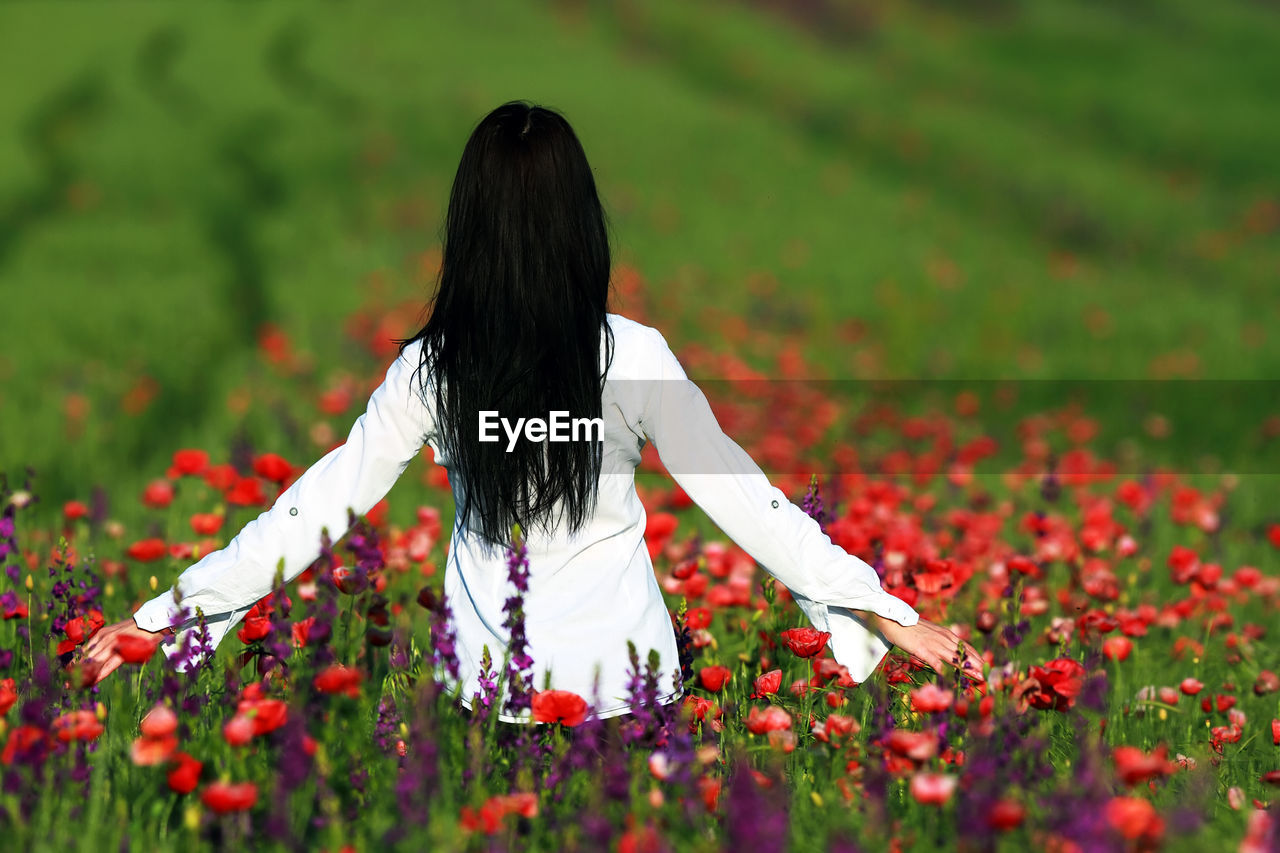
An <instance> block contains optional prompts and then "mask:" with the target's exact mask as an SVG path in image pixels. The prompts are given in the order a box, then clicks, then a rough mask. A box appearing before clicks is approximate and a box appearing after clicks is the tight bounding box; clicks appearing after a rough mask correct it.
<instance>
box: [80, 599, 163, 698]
mask: <svg viewBox="0 0 1280 853" xmlns="http://www.w3.org/2000/svg"><path fill="white" fill-rule="evenodd" d="M162 633H163V632H160V631H148V630H146V629H144V628H139V627H138V624H137V623H136V622H134V621H133V617H132V616H131V617H129V618H128V619H125V620H123V621H120V622H113V623H112V624H110V625H107V626H105V627H103V628H100V629H98V631H97V633H95V634H94V635H93V636H92V637H90V638H89V642H88V643H86V644H85V647H84V653H83V656H82V657H81V659H80V663H81V666H82V667H83V670H82V671H83V672H84V673H85V677H86V680H87V682H88V683H87V684H85V685H84V686H85V687H90V686H92V685H94V684H97V683H98V682H99V681H102V679H104V678H106V677H107V676H108V675H110V674H111V673H113V672H115V671H116V670H117V669H118V668H119V667H120V664H122V663H124V659H123V658H121V657H120V655H118V654H117V653H116V643H117V642H118V641H119V640H120V638H121V637H125V636H134V637H139V638H145V639H147V640H150V641H152V642H158V641H159V639H160V637H161V634H162Z"/></svg>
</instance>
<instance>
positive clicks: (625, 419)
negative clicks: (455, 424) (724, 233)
mask: <svg viewBox="0 0 1280 853" xmlns="http://www.w3.org/2000/svg"><path fill="white" fill-rule="evenodd" d="M608 322H609V325H610V328H611V329H612V331H613V336H614V354H613V360H612V363H611V364H610V365H609V369H608V373H607V375H606V382H605V386H604V392H603V397H602V407H601V420H602V422H603V423H602V427H603V429H602V430H600V431H596V430H593V429H587V428H585V427H584V425H582V424H578V429H577V433H578V434H577V438H576V440H595V439H597V438H601V437H602V440H603V458H602V463H601V475H600V488H599V492H598V497H597V500H596V505H595V510H594V512H593V514H592V515H591V517H590V519H589V521H588V522H587V524H586V525H585V527H584V528H583V529H582V530H580V531H579V532H578V533H576V534H574V535H572V536H571V535H569V534H568V532H567V531H566V530H565V527H566V526H565V525H564V524H560V525H559V526H558V527H557V528H555V529H554V530H553V531H551V532H550V533H539V532H538V531H528V532H526V534H525V536H524V543H525V546H526V549H527V554H528V563H529V590H528V592H527V593H525V597H524V612H525V631H526V635H527V637H528V642H529V654H530V656H531V657H532V658H533V661H534V685H535V686H536V687H538V688H539V689H541V688H542V687H543V684H544V673H548V672H549V673H550V675H551V680H550V683H551V686H552V688H554V689H558V690H571V691H573V692H575V693H577V694H579V695H580V696H583V697H584V698H586V699H587V700H588V701H593V700H594V698H595V697H594V680H595V673H596V670H597V668H598V669H599V672H600V684H599V697H598V704H599V713H600V714H601V715H602V716H608V715H610V714H617V713H623V712H625V711H626V710H628V708H627V704H626V701H625V700H626V672H627V666H628V650H627V642H628V640H630V641H631V642H633V643H635V645H636V648H637V650H638V651H639V652H640V656H641V659H644V658H645V657H646V655H647V652H648V651H649V650H650V649H653V650H656V651H657V652H658V654H659V656H660V661H661V668H662V677H661V680H660V682H659V696H660V698H668V697H670V696H674V695H675V694H676V693H677V692H678V684H677V683H675V681H674V678H675V677H676V671H677V670H678V669H679V662H678V657H677V650H676V640H675V633H674V631H673V629H672V625H671V620H670V618H669V616H668V614H667V608H666V604H665V602H664V600H663V598H662V592H661V590H660V589H659V588H658V584H657V580H656V578H655V576H654V572H653V565H652V563H651V561H650V559H649V552H648V549H647V548H646V547H645V540H644V531H645V524H646V518H645V509H644V506H643V504H642V503H641V502H640V499H639V497H638V496H637V494H636V489H635V470H636V466H637V465H638V464H639V463H640V452H641V449H642V448H643V446H644V443H645V441H646V440H647V438H648V437H647V436H646V435H645V433H644V426H643V424H644V419H645V408H644V406H645V402H646V400H647V399H648V398H649V396H650V393H651V392H652V391H654V390H656V386H655V384H654V383H656V382H660V381H661V375H660V372H659V367H660V365H661V361H660V354H661V352H660V349H659V348H658V347H656V346H655V343H656V341H660V340H661V338H660V336H658V335H657V332H656V330H654V329H651V328H649V327H647V326H642V325H640V324H639V323H636V322H634V321H632V320H629V319H627V318H625V317H622V316H620V315H617V314H610V315H608ZM602 338H603V336H602ZM662 348H664V349H665V344H663V347H662ZM406 352H407V351H406ZM601 367H602V369H603V367H604V348H603V343H602V346H601ZM550 415H551V413H548V418H547V419H548V420H550ZM501 417H502V415H501V412H498V413H496V414H495V415H493V416H491V417H489V418H487V419H486V421H487V422H488V423H490V424H494V423H496V424H499V425H497V426H495V427H494V428H493V429H492V430H491V433H490V434H491V435H496V436H498V438H499V440H500V441H502V442H504V443H506V442H509V441H512V440H518V441H524V440H526V438H524V436H523V433H522V432H521V434H520V435H519V437H517V438H515V439H512V438H511V433H514V432H517V430H516V425H515V423H513V422H509V423H507V425H506V426H501V425H500V424H501ZM558 420H559V422H560V423H562V424H563V425H564V426H563V429H562V430H561V432H562V433H563V434H564V435H565V436H567V437H568V440H575V438H574V436H573V432H574V430H573V426H572V421H573V420H574V414H573V413H572V412H570V413H567V416H566V417H564V418H562V419H558ZM477 421H478V422H479V416H478V417H477ZM478 431H479V426H477V432H478ZM600 432H602V433H603V435H602V436H601V435H600ZM428 444H430V445H431V446H432V448H433V450H435V451H436V453H437V456H436V461H437V462H438V463H439V464H441V465H443V466H444V467H445V468H446V469H447V470H449V474H450V477H449V482H450V483H451V484H454V490H455V503H459V502H460V500H461V495H460V494H459V493H458V490H459V488H460V486H459V485H458V484H461V483H462V482H463V481H464V480H465V477H464V476H458V474H459V473H461V472H457V471H455V470H453V468H452V463H451V460H449V459H448V457H447V456H444V455H443V454H442V453H441V450H440V448H439V447H438V446H436V445H435V444H434V442H433V441H431V440H429V441H428ZM444 591H445V596H446V598H447V600H448V601H449V604H450V607H451V609H452V611H453V616H454V620H455V627H456V631H457V648H458V659H459V666H460V672H461V677H462V687H463V689H462V696H463V697H465V698H466V699H469V698H470V697H471V696H473V695H474V694H475V693H476V692H477V691H478V690H479V683H478V673H479V669H478V667H479V661H480V659H481V655H482V653H483V648H484V646H485V645H488V647H489V649H490V651H491V652H492V653H493V655H494V657H495V658H498V659H500V657H501V654H502V650H503V649H504V648H505V647H506V643H507V632H506V631H505V630H504V629H503V628H502V624H503V621H504V620H505V618H506V614H505V612H504V610H503V607H504V605H505V604H506V601H507V599H508V598H510V596H511V594H512V592H513V590H512V587H511V584H510V582H509V580H508V569H507V560H506V555H505V554H504V553H503V552H502V551H496V550H494V549H492V548H486V547H485V546H484V545H483V544H482V543H481V542H480V541H478V537H474V536H471V535H469V534H468V532H467V530H466V528H465V527H461V528H459V527H455V529H454V532H453V536H452V537H451V539H450V543H449V557H448V561H447V564H446V569H445V579H444Z"/></svg>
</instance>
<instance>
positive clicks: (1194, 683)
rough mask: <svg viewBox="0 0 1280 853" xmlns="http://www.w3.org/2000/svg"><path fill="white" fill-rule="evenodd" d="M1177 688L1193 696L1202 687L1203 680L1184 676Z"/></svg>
mask: <svg viewBox="0 0 1280 853" xmlns="http://www.w3.org/2000/svg"><path fill="white" fill-rule="evenodd" d="M1179 689H1180V690H1181V691H1182V692H1183V693H1185V694H1187V695H1188V696H1194V695H1196V694H1197V693H1199V692H1200V691H1201V690H1203V689H1204V682H1202V681H1200V679H1198V678H1184V679H1182V684H1180V685H1179Z"/></svg>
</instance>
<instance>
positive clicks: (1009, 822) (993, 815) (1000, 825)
mask: <svg viewBox="0 0 1280 853" xmlns="http://www.w3.org/2000/svg"><path fill="white" fill-rule="evenodd" d="M1026 816H1027V809H1026V807H1025V806H1023V805H1022V803H1019V802H1018V801H1017V800H1009V799H999V800H996V801H995V802H994V803H992V804H991V809H990V810H989V811H988V812H987V826H989V827H991V828H992V829H996V830H999V831H1001V832H1007V831H1008V830H1010V829H1017V828H1018V827H1019V826H1021V825H1022V821H1023V820H1024V819H1025V818H1026Z"/></svg>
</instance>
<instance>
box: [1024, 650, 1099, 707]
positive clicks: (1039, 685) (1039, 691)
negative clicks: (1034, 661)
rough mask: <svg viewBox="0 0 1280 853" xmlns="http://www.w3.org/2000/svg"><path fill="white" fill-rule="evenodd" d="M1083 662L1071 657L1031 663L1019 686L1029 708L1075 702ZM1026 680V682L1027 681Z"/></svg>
mask: <svg viewBox="0 0 1280 853" xmlns="http://www.w3.org/2000/svg"><path fill="white" fill-rule="evenodd" d="M1084 672H1085V669H1084V666H1083V665H1081V663H1080V662H1079V661H1076V660H1073V659H1071V658H1055V659H1054V660H1051V661H1049V662H1048V663H1046V664H1045V665H1044V666H1033V667H1031V672H1030V675H1029V677H1028V678H1027V680H1026V681H1024V682H1023V684H1022V685H1019V687H1020V688H1022V689H1024V691H1025V692H1024V693H1023V696H1024V698H1025V699H1026V701H1027V703H1028V704H1029V705H1031V707H1033V708H1038V709H1040V710H1042V711H1043V710H1048V709H1052V710H1054V711H1065V710H1066V709H1068V708H1070V707H1072V706H1073V705H1075V703H1076V696H1077V695H1078V694H1079V693H1080V688H1081V687H1082V686H1084ZM1028 682H1029V683H1028Z"/></svg>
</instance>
